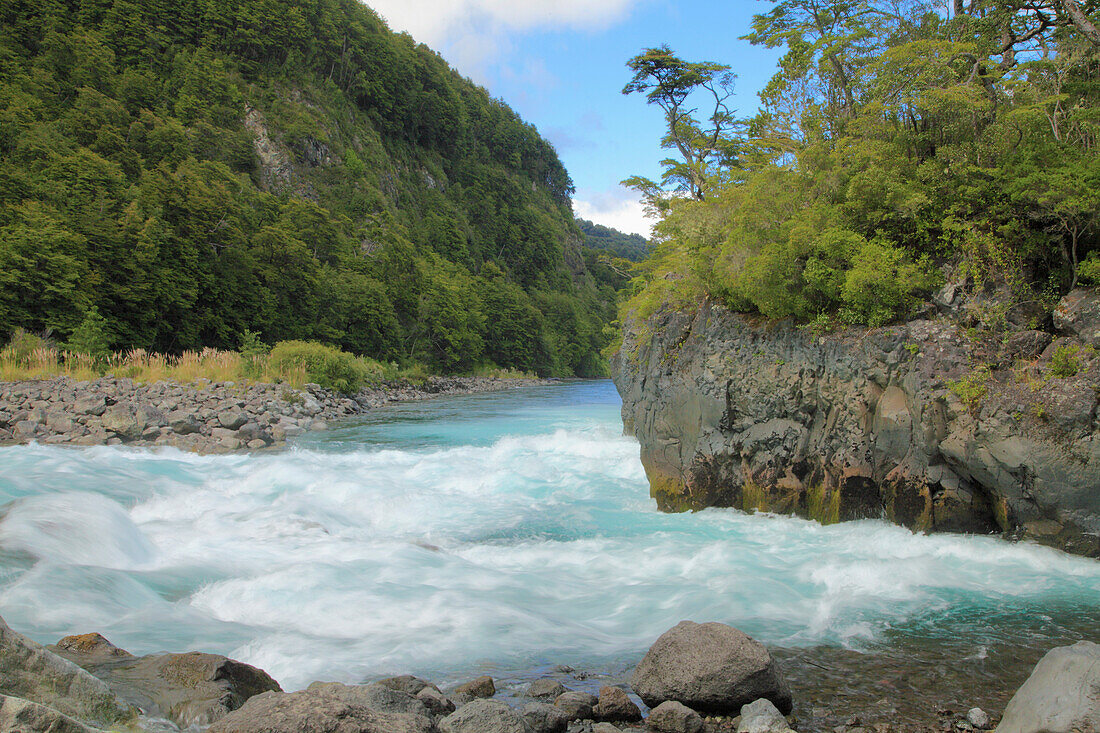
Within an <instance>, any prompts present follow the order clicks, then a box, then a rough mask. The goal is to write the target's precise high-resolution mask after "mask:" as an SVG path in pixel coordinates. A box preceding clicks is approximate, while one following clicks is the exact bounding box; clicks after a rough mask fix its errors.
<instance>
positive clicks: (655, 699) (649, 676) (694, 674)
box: [630, 621, 791, 715]
mask: <svg viewBox="0 0 1100 733" xmlns="http://www.w3.org/2000/svg"><path fill="white" fill-rule="evenodd" d="M630 684H631V687H633V688H634V691H635V692H636V693H637V694H638V696H639V697H641V698H642V700H643V701H644V702H645V704H646V705H648V706H650V707H655V706H657V705H659V704H660V703H662V702H665V701H667V700H676V701H678V702H682V703H684V704H685V705H688V706H689V707H691V708H694V709H695V710H699V711H701V712H706V713H710V714H717V715H737V714H738V713H739V712H740V711H741V706H742V705H745V704H747V703H750V702H753V701H755V700H757V699H759V698H762V697H764V698H767V699H769V700H771V701H772V703H774V704H775V706H776V707H777V708H778V709H779V711H780V712H782V713H784V714H789V713H790V711H791V690H790V688H789V687H788V686H787V681H786V679H785V678H784V677H783V672H782V670H781V669H780V668H779V664H778V663H777V662H776V661H775V660H774V659H772V656H771V654H770V653H769V652H768V650H767V648H765V647H764V645H763V644H761V643H759V642H757V641H755V640H753V639H752V638H751V637H749V636H748V635H747V634H744V633H742V632H740V631H738V630H737V629H735V628H733V627H732V626H727V625H725V624H719V623H714V622H709V623H703V624H697V623H694V622H692V621H681V622H680V623H679V624H677V625H676V626H674V627H673V628H671V629H669V630H668V631H666V632H665V633H664V634H662V635H661V636H660V638H658V639H657V641H656V642H654V644H653V646H651V647H650V648H649V651H648V652H646V655H645V657H644V658H643V659H642V661H641V663H639V664H638V667H637V668H636V669H635V670H634V674H633V676H632V677H631V680H630Z"/></svg>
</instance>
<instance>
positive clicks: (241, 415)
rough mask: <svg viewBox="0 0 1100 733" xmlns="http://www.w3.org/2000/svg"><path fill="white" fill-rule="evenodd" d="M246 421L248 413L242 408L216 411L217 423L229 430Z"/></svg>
mask: <svg viewBox="0 0 1100 733" xmlns="http://www.w3.org/2000/svg"><path fill="white" fill-rule="evenodd" d="M246 422H248V413H247V412H245V411H244V410H225V411H224V412H220V413H218V424H219V425H221V426H222V427H223V428H228V429H229V430H236V429H238V428H239V427H241V426H242V425H244V424H245V423H246Z"/></svg>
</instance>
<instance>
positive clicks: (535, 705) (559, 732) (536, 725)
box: [523, 702, 569, 733]
mask: <svg viewBox="0 0 1100 733" xmlns="http://www.w3.org/2000/svg"><path fill="white" fill-rule="evenodd" d="M523 720H524V721H525V722H526V723H527V727H528V728H530V729H531V733H564V731H565V729H566V728H568V727H569V716H568V715H566V714H565V711H563V710H562V709H561V708H559V707H555V706H553V705H548V704H547V703H544V702H531V703H527V704H526V705H524V706H523Z"/></svg>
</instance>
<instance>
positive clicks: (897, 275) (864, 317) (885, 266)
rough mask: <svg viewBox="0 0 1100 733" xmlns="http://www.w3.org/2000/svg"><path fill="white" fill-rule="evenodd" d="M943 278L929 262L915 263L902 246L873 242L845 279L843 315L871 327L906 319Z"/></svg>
mask: <svg viewBox="0 0 1100 733" xmlns="http://www.w3.org/2000/svg"><path fill="white" fill-rule="evenodd" d="M939 279H940V278H939V274H938V273H937V272H936V271H935V270H934V269H933V268H932V266H931V265H930V264H929V263H928V260H927V259H925V258H921V259H919V260H916V261H914V260H913V259H912V258H911V257H910V256H909V255H908V254H907V253H906V252H905V251H904V250H902V249H901V248H900V247H895V246H894V245H892V244H890V243H889V242H886V241H883V240H880V239H874V240H871V241H869V242H866V243H864V244H863V246H862V247H860V249H859V252H858V253H857V254H856V256H855V257H854V259H853V263H852V269H850V270H848V272H847V274H846V275H845V277H844V286H843V288H842V291H841V300H842V302H843V306H842V310H841V316H842V318H843V319H844V320H846V321H848V322H849V323H852V324H866V325H868V326H883V325H885V324H887V323H890V322H891V321H894V320H897V319H898V318H905V317H906V316H908V315H909V314H910V313H911V312H912V310H913V308H914V307H916V306H917V304H919V303H920V296H923V295H924V294H926V293H927V292H928V291H930V290H932V288H934V287H935V286H936V285H937V284H938V282H939Z"/></svg>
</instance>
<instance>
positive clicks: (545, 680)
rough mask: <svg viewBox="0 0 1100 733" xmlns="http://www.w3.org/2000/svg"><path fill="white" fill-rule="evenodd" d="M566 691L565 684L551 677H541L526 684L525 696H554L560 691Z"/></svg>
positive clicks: (552, 697)
mask: <svg viewBox="0 0 1100 733" xmlns="http://www.w3.org/2000/svg"><path fill="white" fill-rule="evenodd" d="M565 692H568V690H566V689H565V685H563V684H562V683H560V682H558V681H557V680H555V679H553V678H551V677H542V678H540V679H537V680H535V681H534V682H532V683H531V684H529V685H527V696H528V697H538V698H550V699H551V700H552V699H554V698H556V697H557V696H558V695H561V694H562V693H565Z"/></svg>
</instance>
